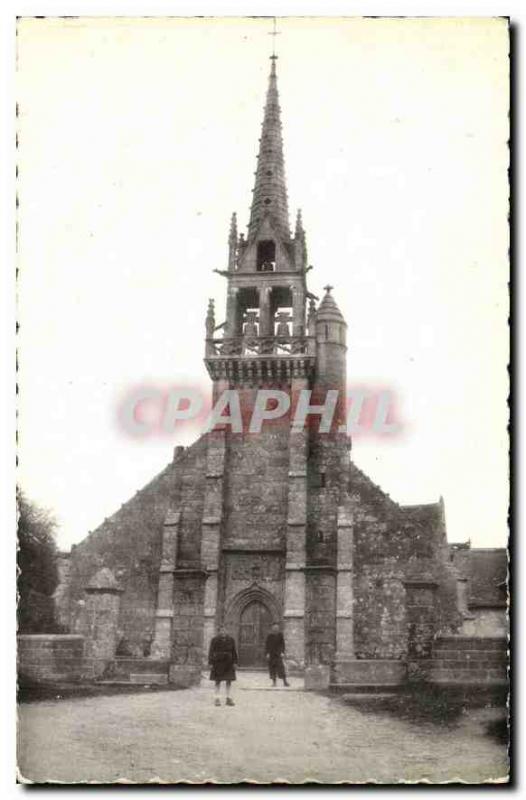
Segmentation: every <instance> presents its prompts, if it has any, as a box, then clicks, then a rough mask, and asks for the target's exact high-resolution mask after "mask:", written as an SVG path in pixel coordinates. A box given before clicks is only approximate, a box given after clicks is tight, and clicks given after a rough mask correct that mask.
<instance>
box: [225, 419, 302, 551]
mask: <svg viewBox="0 0 526 800" xmlns="http://www.w3.org/2000/svg"><path fill="white" fill-rule="evenodd" d="M288 445H289V431H288V423H287V424H277V423H276V424H275V425H272V426H270V427H269V428H268V429H267V428H265V427H264V428H263V430H262V432H261V433H260V434H250V433H247V434H233V435H231V436H229V438H228V448H227V462H226V469H225V527H224V539H223V544H224V546H227V547H231V548H232V547H238V548H243V547H246V548H257V549H261V550H264V549H276V548H277V549H283V550H284V549H285V537H286V528H287V493H288V469H289V451H288Z"/></svg>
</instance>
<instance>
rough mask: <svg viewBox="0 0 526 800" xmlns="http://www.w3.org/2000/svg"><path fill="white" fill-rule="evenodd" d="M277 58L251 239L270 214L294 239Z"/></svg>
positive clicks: (277, 226)
mask: <svg viewBox="0 0 526 800" xmlns="http://www.w3.org/2000/svg"><path fill="white" fill-rule="evenodd" d="M276 60H277V56H275V55H273V56H271V57H270V61H271V68H270V76H269V84H268V91H267V102H266V105H265V115H264V118H263V127H262V130H261V139H260V140H259V141H260V144H259V155H258V163H257V170H256V182H255V185H254V196H253V198H252V208H251V209H250V222H249V225H248V238H249V240H250V239H251V238H252V237H253V236H255V234H256V232H257V229H258V227H259V225H260V223H261V221H262V219H263V217H264V216H265V215H266V214H268V215H269V216H270V219H271V221H272V223H273V225H274V227H275V229H276V231H277V233H279V235H280V236H281V237H282V238H283V239H285V240H288V239H290V228H289V211H288V204H287V188H286V183H285V163H284V159H283V139H282V136H281V119H280V113H281V112H280V107H279V96H278V83H277V76H276Z"/></svg>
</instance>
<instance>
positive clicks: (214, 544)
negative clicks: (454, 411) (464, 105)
mask: <svg viewBox="0 0 526 800" xmlns="http://www.w3.org/2000/svg"><path fill="white" fill-rule="evenodd" d="M309 269H310V268H309V266H308V262H307V248H306V234H305V231H304V229H303V223H302V219H301V215H298V217H297V220H296V224H295V229H294V232H293V233H292V232H291V230H290V228H289V213H288V203H287V189H286V181H285V167H284V159H283V144H282V130H281V122H280V107H279V98H278V87H277V75H276V57H275V56H273V57H272V58H271V70H270V76H269V84H268V91H267V98H266V106H265V111H264V120H263V126H262V133H261V139H260V149H259V156H258V162H257V170H256V174H255V186H254V192H253V200H252V206H251V210H250V218H249V223H248V229H247V234H246V237H245V235H243V234H239V233H238V230H237V220H236V217H235V215H234V216H233V217H232V223H231V227H230V234H229V239H228V264H227V268H226V269H225V270H224V272H222V273H221V274H222V275H223V276H224V279H225V289H226V314H225V321H224V323H221V324H217V320H216V318H215V308H214V303H213V301H210V304H209V308H208V313H207V317H206V331H205V365H206V369H207V371H208V374H209V376H210V378H211V381H212V393H213V398H214V401H216V400H218V399H219V398H220V397H221V396H222V395H223V393H224V392H225V391H235V392H237V394H238V397H239V398H240V407H241V411H242V414H243V417H245V414H246V413H248V412H249V411H250V410H251V409H253V407H254V402H255V398H256V393H257V392H258V391H261V390H267V391H268V390H271V391H276V390H279V391H281V392H285V393H286V395H287V396H288V397H289V399H290V407H289V408H288V410H287V411H286V413H283V414H281V415H280V416H276V418H275V419H272V420H268V421H267V422H265V423H264V424H263V427H262V429H261V431H260V432H259V433H252V432H250V430H249V429H248V428H247V427H246V426H245V425H244V426H243V429H242V430H241V431H234V430H233V429H232V426H231V425H229V424H228V423H225V424H217V425H215V427H214V428H213V429H212V430H211V431H210V432H208V433H206V434H204V435H203V436H201V437H200V438H199V439H198V440H197V441H196V442H195V443H194V444H193V445H191V446H190V447H188V448H182V447H177V448H176V449H175V453H174V458H173V460H172V462H171V463H170V464H168V465H167V467H166V468H165V469H164V470H163V471H162V472H161V473H160V474H159V475H157V476H156V477H155V478H154V479H153V480H152V481H151V482H150V483H149V484H148V485H147V486H145V487H144V488H143V489H142V490H140V491H139V492H137V494H136V495H135V496H134V497H133V498H131V499H130V500H129V501H128V502H127V503H125V504H124V505H123V506H122V507H121V509H120V510H118V511H117V512H116V513H115V514H114V515H113V516H112V517H111V518H109V519H107V520H105V521H104V523H103V524H102V525H101V526H100V527H99V528H98V529H97V530H95V531H94V532H92V533H91V534H90V535H89V536H88V537H87V538H86V539H85V540H84V541H83V542H81V543H80V544H79V545H77V546H75V547H74V548H73V549H72V552H71V556H70V558H69V570H68V581H67V586H66V587H64V589H63V591H61V599H60V610H61V617H62V619H63V620H67V623H68V625H69V627H70V630H71V631H81V630H82V624H83V622H82V619H83V613H84V612H83V601H82V596H83V589H84V587H85V586H86V585H87V583H88V582H89V580H90V579H91V578H92V576H93V574H94V573H96V572H97V570H100V569H101V568H103V567H106V568H109V569H110V570H111V571H112V574H113V575H114V576H115V578H116V580H117V581H118V583H119V586H120V587H121V590H122V593H121V601H120V617H119V631H120V634H121V635H122V636H123V637H125V638H126V640H127V641H128V642H129V644H130V647H131V648H132V650H133V652H134V653H137V654H142V653H147V654H148V656H147V657H148V658H150V659H153V660H157V661H160V662H165V663H166V664H167V669H168V670H169V674H170V677H171V679H172V680H174V681H182V682H187V683H188V682H192V681H194V680H195V681H197V680H199V677H200V674H201V669H202V667H203V664H204V662H205V659H206V653H207V649H208V643H209V641H210V639H211V637H212V636H213V635H214V633H215V632H216V630H217V627H218V625H219V624H220V623H225V624H226V626H227V628H228V629H229V631H230V633H231V634H232V635H233V636H234V638H235V639H236V642H237V644H238V652H239V658H240V664H241V665H242V666H246V667H255V666H261V665H262V664H263V663H264V641H265V637H266V634H267V632H268V630H269V627H270V625H271V624H272V623H273V622H278V623H280V625H281V626H282V629H283V633H284V636H285V641H286V649H287V659H288V662H289V665H290V667H291V668H292V669H296V670H297V671H304V670H307V671H308V670H309V669H314V670H315V669H319V668H320V667H321V668H323V669H324V670H325V672H326V673H327V675H328V676H329V680H330V682H331V683H336V684H337V683H349V682H350V683H352V682H353V679H354V678H353V676H354V677H355V676H356V674H362V673H363V671H364V670H365V671H369V674H370V675H372V676H374V675H375V674H377V672H375V670H376V671H377V670H378V669H380V668H381V669H383V670H384V671H385V670H386V671H387V672H386V673H385V674H387V673H389V670H391V671H392V674H395V673H396V671H397V670H398V669H399V667H400V665H401V664H405V663H406V662H407V661H409V660H411V659H421V658H427V657H429V655H430V652H431V646H432V641H433V638H434V637H435V636H436V634H437V633H438V632H444V631H446V632H447V631H449V632H454V631H455V630H457V629H458V626H459V625H460V623H461V622H462V615H461V613H460V612H459V608H458V585H457V584H458V574H457V572H456V570H455V567H454V565H453V564H452V562H451V559H450V557H449V551H448V544H447V536H446V529H445V521H444V507H443V502H442V500H440V501H438V502H437V503H434V504H428V505H421V506H408V507H404V506H401V505H399V504H398V503H396V502H395V501H394V500H393V499H391V498H390V497H389V496H388V495H387V494H386V493H384V492H383V491H382V490H381V489H380V488H379V487H378V486H376V485H375V484H374V483H373V482H372V481H371V480H370V479H369V478H368V477H367V476H366V475H364V474H363V473H362V472H361V471H360V470H359V469H358V468H357V467H356V465H355V464H354V463H353V461H352V458H351V442H350V438H349V436H348V434H347V431H346V429H345V409H346V397H345V389H346V383H347V374H346V363H347V325H346V322H345V320H344V318H343V315H342V313H341V311H340V310H339V308H338V305H337V302H336V300H335V298H334V296H333V294H332V288H331V287H329V286H328V287H326V289H325V295H324V297H323V298H322V299H321V302H320V301H319V299H318V298H317V297H315V296H314V295H313V294H312V293H311V292H309V290H308V287H307V275H308V272H309ZM327 277H330V276H327ZM335 389H336V390H337V391H338V396H337V402H336V405H335V410H334V415H333V419H332V424H331V426H330V428H329V430H327V431H325V430H322V426H320V424H319V422H320V420H319V416H318V417H317V418H316V417H315V419H316V421H315V423H314V424H305V425H303V426H301V427H298V426H295V425H293V424H292V422H293V415H294V411H295V409H297V404H298V402H299V398H300V397H301V396H302V392H303V393H304V392H305V391H309V392H310V393H311V394H310V403H311V404H312V405H317V404H318V405H319V404H323V403H324V402H326V401H327V398H328V394H327V393H328V392H329V391H330V390H335ZM145 642H147V647H146V649H145V644H144V643H145ZM371 680H372V679H371ZM373 682H374V681H373Z"/></svg>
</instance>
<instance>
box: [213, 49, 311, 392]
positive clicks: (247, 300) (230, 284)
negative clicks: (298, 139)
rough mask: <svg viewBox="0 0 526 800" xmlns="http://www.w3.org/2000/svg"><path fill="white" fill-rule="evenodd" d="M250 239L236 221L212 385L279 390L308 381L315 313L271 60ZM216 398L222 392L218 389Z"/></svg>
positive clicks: (232, 225) (232, 227) (214, 357)
mask: <svg viewBox="0 0 526 800" xmlns="http://www.w3.org/2000/svg"><path fill="white" fill-rule="evenodd" d="M270 58H271V69H270V75H269V82H268V90H267V98H266V103H265V110H264V117H263V125H262V130H261V138H260V140H259V154H258V157H257V169H256V173H255V184H254V189H253V198H252V206H251V209H250V219H249V224H248V232H247V237H246V238H245V237H244V235H243V234H241V235H239V236H238V232H237V219H236V215H235V214H233V215H232V221H231V226H230V234H229V239H228V254H229V256H228V269H227V270H225V271H219V270H218V272H220V274H221V275H223V276H224V277H225V278H226V280H227V301H226V319H225V322H224V323H223V324H222V325H221V326H218V328H223V336H222V337H221V338H220V339H218V338H216V337H215V335H214V334H215V331H216V330H218V328H216V326H215V318H214V309H213V304H212V305H211V307H210V308H209V316H208V317H207V339H206V353H205V363H206V366H207V369H208V372H209V375H210V377H211V378H212V380H213V381H214V384H218V383H220V384H221V385H223V383H224V382H228V383H229V384H230V385H236V386H253V387H257V386H263V385H265V386H276V385H281V384H282V383H283V382H288V383H290V381H291V379H292V378H293V377H296V378H297V377H302V378H309V377H311V376H312V374H313V371H314V361H315V355H316V344H315V326H314V318H313V314H314V308H313V305H312V303H311V317H310V324H309V320H308V319H307V315H306V304H307V301H308V300H311V301H313V300H314V296H313V295H311V294H310V293H309V292H308V290H307V284H306V274H307V271H308V267H307V248H306V242H305V231H304V230H303V224H302V219H301V212H298V215H297V219H296V227H295V230H294V235H293V236H292V235H291V231H290V226H289V212H288V200H287V188H286V181H285V163H284V158H283V139H282V132H281V119H280V106H279V96H278V86H277V75H276V60H277V56H276V55H272V56H271V57H270ZM215 389H217V386H215ZM214 394H215V395H216V394H217V392H216V391H215V392H214Z"/></svg>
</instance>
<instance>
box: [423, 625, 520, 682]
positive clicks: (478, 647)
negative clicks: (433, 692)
mask: <svg viewBox="0 0 526 800" xmlns="http://www.w3.org/2000/svg"><path fill="white" fill-rule="evenodd" d="M507 647H508V645H507V640H506V639H505V638H504V637H495V638H482V637H475V636H441V637H438V638H437V639H436V640H435V642H434V643H433V651H432V661H431V663H430V665H429V666H430V672H429V679H430V680H431V681H432V682H434V683H447V684H505V683H506V681H507V671H506V667H507V662H508V656H507Z"/></svg>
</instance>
